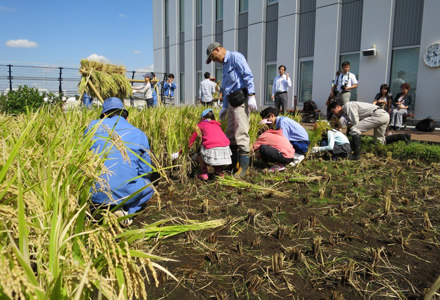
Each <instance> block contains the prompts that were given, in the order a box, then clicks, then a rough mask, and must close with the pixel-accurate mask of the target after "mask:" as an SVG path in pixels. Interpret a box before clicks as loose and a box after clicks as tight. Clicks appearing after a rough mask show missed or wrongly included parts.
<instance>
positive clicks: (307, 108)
mask: <svg viewBox="0 0 440 300" xmlns="http://www.w3.org/2000/svg"><path fill="white" fill-rule="evenodd" d="M317 108H318V106H317V105H316V103H315V101H313V100H309V101H306V102H304V106H303V111H304V112H313V111H315V110H316V109H317Z"/></svg>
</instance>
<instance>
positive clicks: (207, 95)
mask: <svg viewBox="0 0 440 300" xmlns="http://www.w3.org/2000/svg"><path fill="white" fill-rule="evenodd" d="M210 76H211V74H209V72H206V73H205V74H204V77H205V80H202V82H200V88H199V101H201V103H202V104H203V105H204V106H212V94H214V93H215V87H216V84H215V83H214V82H212V81H211V79H210V78H209V77H210Z"/></svg>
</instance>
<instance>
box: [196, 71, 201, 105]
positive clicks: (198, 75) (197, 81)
mask: <svg viewBox="0 0 440 300" xmlns="http://www.w3.org/2000/svg"><path fill="white" fill-rule="evenodd" d="M200 82H202V71H197V80H196V105H197V104H199V88H200Z"/></svg>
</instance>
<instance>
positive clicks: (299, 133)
mask: <svg viewBox="0 0 440 300" xmlns="http://www.w3.org/2000/svg"><path fill="white" fill-rule="evenodd" d="M275 127H276V129H281V130H282V131H283V134H284V136H285V137H286V138H287V139H288V140H289V141H290V142H302V141H307V142H308V141H309V134H308V133H307V131H306V130H305V129H304V127H302V126H301V124H299V123H297V122H295V121H294V120H292V119H290V118H288V117H277V120H276V121H275Z"/></svg>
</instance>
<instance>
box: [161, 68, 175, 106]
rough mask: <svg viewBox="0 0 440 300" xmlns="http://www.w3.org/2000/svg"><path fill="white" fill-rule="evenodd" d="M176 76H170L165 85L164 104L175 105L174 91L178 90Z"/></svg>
mask: <svg viewBox="0 0 440 300" xmlns="http://www.w3.org/2000/svg"><path fill="white" fill-rule="evenodd" d="M173 81H174V74H168V79H167V81H166V82H165V83H164V84H163V104H168V105H174V104H175V103H174V90H175V89H177V86H176V84H175V83H174V82H173Z"/></svg>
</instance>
